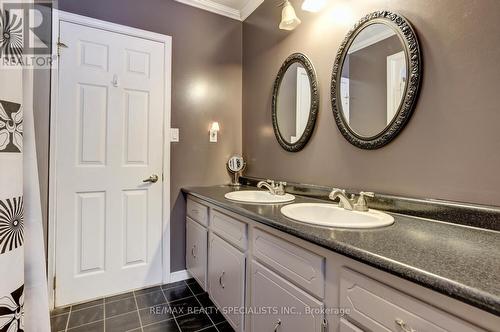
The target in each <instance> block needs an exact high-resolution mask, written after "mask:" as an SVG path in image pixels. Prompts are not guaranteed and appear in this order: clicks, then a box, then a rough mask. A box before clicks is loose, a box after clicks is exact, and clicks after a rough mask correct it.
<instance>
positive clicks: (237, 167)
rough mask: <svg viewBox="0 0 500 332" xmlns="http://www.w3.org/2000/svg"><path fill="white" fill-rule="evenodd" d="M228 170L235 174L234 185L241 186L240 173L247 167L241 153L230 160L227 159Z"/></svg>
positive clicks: (232, 183)
mask: <svg viewBox="0 0 500 332" xmlns="http://www.w3.org/2000/svg"><path fill="white" fill-rule="evenodd" d="M226 167H227V170H228V171H229V173H231V175H232V176H233V179H232V182H231V185H232V186H239V185H240V181H239V176H240V173H241V172H243V170H244V169H245V167H246V163H245V160H244V159H243V157H242V156H240V155H234V156H232V157H231V158H229V160H228V161H227V164H226Z"/></svg>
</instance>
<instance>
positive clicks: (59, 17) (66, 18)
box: [47, 9, 178, 309]
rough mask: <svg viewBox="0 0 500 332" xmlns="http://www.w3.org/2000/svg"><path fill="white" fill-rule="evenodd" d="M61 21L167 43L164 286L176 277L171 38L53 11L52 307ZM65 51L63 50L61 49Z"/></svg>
mask: <svg viewBox="0 0 500 332" xmlns="http://www.w3.org/2000/svg"><path fill="white" fill-rule="evenodd" d="M61 22H70V23H75V24H80V25H83V26H87V27H91V28H97V29H101V30H107V31H110V32H115V33H120V34H123V35H128V36H133V37H138V38H142V39H148V40H151V41H155V42H160V43H162V44H164V47H165V97H164V107H165V110H164V112H165V114H164V126H163V178H164V179H165V180H164V181H162V187H163V188H162V191H163V199H162V218H163V222H162V227H163V236H162V264H163V273H162V274H163V276H162V279H163V283H169V282H170V281H171V279H172V277H174V278H175V279H178V276H176V275H174V276H172V275H171V274H170V134H169V133H170V119H171V87H172V37H170V36H167V35H162V34H158V33H155V32H150V31H146V30H140V29H136V28H131V27H128V26H124V25H119V24H115V23H110V22H106V21H101V20H97V19H93V18H89V17H86V16H81V15H76V14H71V13H68V12H64V11H61V10H57V9H54V10H53V14H52V57H53V59H54V63H55V65H54V66H53V68H52V71H51V105H50V146H49V148H50V164H49V211H48V237H49V239H48V269H47V274H48V284H49V302H50V308H51V309H52V308H54V295H55V292H54V277H55V275H56V250H57V248H56V227H57V225H56V208H57V202H56V197H57V196H56V189H57V187H56V182H57V169H56V151H57V149H56V142H57V126H56V123H57V113H58V89H59V70H58V66H57V62H56V59H57V54H58V45H57V42H58V41H59V26H60V23H61ZM62 51H64V49H63V50H62Z"/></svg>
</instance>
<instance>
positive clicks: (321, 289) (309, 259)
mask: <svg viewBox="0 0 500 332" xmlns="http://www.w3.org/2000/svg"><path fill="white" fill-rule="evenodd" d="M253 248H254V257H256V258H257V259H258V260H259V261H261V262H262V263H264V264H266V265H268V266H269V267H271V268H272V269H273V270H275V271H276V272H278V273H279V274H281V275H282V276H283V277H285V278H287V279H289V280H290V281H292V282H294V283H296V284H297V285H300V286H301V287H303V288H304V289H306V290H307V291H309V292H311V293H312V294H314V295H315V296H317V297H319V298H324V296H325V286H324V284H325V277H324V276H325V273H324V271H325V258H324V257H321V256H319V255H316V254H315V253H313V252H310V251H309V250H306V249H304V248H301V247H298V246H296V245H294V244H292V243H290V242H288V241H285V240H283V239H280V238H278V237H276V236H274V235H271V234H269V233H266V232H263V231H261V230H259V229H255V232H254V236H253Z"/></svg>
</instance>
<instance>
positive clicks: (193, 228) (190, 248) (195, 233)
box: [186, 218, 208, 290]
mask: <svg viewBox="0 0 500 332" xmlns="http://www.w3.org/2000/svg"><path fill="white" fill-rule="evenodd" d="M207 236H208V231H207V229H206V228H205V227H203V226H201V225H200V224H198V223H197V222H194V221H193V220H191V219H190V218H187V219H186V267H187V269H188V271H189V272H191V275H192V276H193V277H194V278H195V279H196V280H197V281H198V283H199V284H200V285H201V287H203V289H204V290H206V289H207V287H206V277H207V249H208V248H207V242H208V239H207Z"/></svg>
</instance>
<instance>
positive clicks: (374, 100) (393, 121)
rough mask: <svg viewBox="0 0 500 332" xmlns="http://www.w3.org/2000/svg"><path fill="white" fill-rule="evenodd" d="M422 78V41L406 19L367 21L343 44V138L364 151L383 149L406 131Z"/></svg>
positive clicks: (339, 90)
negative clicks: (419, 40) (420, 45)
mask: <svg viewBox="0 0 500 332" xmlns="http://www.w3.org/2000/svg"><path fill="white" fill-rule="evenodd" d="M421 76H422V60H421V54H420V47H419V43H418V39H417V36H416V34H415V32H414V31H413V28H412V26H411V25H410V23H409V22H408V21H407V20H406V19H405V18H404V17H402V16H400V15H398V14H395V13H392V12H389V11H377V12H373V13H371V14H368V15H366V16H365V17H363V18H362V19H361V20H360V21H359V22H358V23H357V24H356V25H355V26H354V28H353V29H352V30H351V31H349V33H348V34H347V36H346V37H345V39H344V41H343V42H342V44H341V46H340V48H339V51H338V53H337V56H336V58H335V64H334V67H333V73H332V82H331V83H332V84H331V101H332V108H333V114H334V117H335V122H336V123H337V126H338V128H339V130H340V132H341V133H342V135H343V136H344V137H345V138H346V139H347V140H348V141H349V142H350V143H351V144H353V145H355V146H357V147H359V148H362V149H378V148H380V147H382V146H384V145H386V144H388V143H389V142H391V141H392V140H393V139H394V138H395V137H396V136H397V135H398V134H399V133H400V132H401V130H402V129H403V128H404V126H405V125H406V123H407V122H408V120H409V119H410V117H411V114H412V112H413V110H414V108H415V103H416V100H417V96H418V92H419V88H420V82H421Z"/></svg>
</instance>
